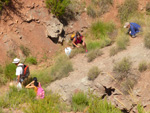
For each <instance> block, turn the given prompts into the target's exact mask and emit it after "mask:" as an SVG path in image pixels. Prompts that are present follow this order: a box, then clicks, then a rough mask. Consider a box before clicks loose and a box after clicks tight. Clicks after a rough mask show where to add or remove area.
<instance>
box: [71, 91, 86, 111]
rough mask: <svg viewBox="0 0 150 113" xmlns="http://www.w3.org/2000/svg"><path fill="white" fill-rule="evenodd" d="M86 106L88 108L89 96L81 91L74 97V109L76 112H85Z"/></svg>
mask: <svg viewBox="0 0 150 113" xmlns="http://www.w3.org/2000/svg"><path fill="white" fill-rule="evenodd" d="M86 106H88V98H87V94H85V93H84V92H82V91H79V92H77V93H75V94H74V95H73V96H72V108H73V110H74V111H83V110H84V108H85V107H86Z"/></svg>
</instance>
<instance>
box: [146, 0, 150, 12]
mask: <svg viewBox="0 0 150 113" xmlns="http://www.w3.org/2000/svg"><path fill="white" fill-rule="evenodd" d="M146 14H150V2H147V4H146Z"/></svg>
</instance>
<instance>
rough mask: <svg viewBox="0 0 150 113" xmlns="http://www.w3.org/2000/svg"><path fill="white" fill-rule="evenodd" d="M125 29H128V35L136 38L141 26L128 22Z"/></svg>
mask: <svg viewBox="0 0 150 113" xmlns="http://www.w3.org/2000/svg"><path fill="white" fill-rule="evenodd" d="M124 28H128V32H127V34H129V35H131V37H132V38H135V37H136V34H137V33H138V32H140V29H141V26H140V25H138V24H136V23H129V22H126V23H125V25H124Z"/></svg>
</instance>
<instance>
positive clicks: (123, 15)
mask: <svg viewBox="0 0 150 113" xmlns="http://www.w3.org/2000/svg"><path fill="white" fill-rule="evenodd" d="M136 11H138V0H125V2H124V3H123V4H122V5H121V6H120V7H119V9H118V13H119V17H120V20H121V22H122V23H123V22H125V21H127V20H128V19H129V17H131V16H133V15H134V13H135V12H136Z"/></svg>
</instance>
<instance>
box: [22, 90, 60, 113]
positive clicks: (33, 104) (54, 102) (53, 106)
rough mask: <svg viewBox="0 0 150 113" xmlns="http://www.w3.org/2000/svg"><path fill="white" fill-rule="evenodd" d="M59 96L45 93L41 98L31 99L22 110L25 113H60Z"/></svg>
mask: <svg viewBox="0 0 150 113" xmlns="http://www.w3.org/2000/svg"><path fill="white" fill-rule="evenodd" d="M59 104H60V97H59V96H58V95H56V94H51V93H50V94H48V95H45V98H44V99H42V100H32V101H30V104H29V106H27V107H26V109H25V110H24V112H25V113H60V112H59Z"/></svg>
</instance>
